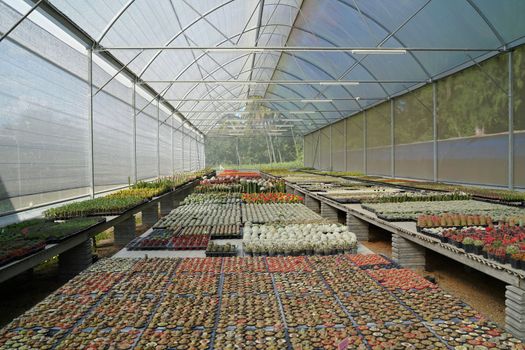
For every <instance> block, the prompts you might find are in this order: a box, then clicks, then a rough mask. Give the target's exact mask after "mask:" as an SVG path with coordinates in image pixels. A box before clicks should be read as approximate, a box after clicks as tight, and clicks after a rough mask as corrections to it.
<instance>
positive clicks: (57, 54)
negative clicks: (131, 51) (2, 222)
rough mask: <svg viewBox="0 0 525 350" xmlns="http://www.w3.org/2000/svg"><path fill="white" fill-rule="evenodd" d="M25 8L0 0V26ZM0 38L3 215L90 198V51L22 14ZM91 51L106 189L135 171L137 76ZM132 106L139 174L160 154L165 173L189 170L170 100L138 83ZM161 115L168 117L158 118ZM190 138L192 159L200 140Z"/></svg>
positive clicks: (149, 172) (99, 172) (154, 167)
mask: <svg viewBox="0 0 525 350" xmlns="http://www.w3.org/2000/svg"><path fill="white" fill-rule="evenodd" d="M20 18H21V15H20V13H18V12H17V11H15V10H13V9H12V8H11V7H9V5H7V4H6V3H4V2H0V32H4V31H6V30H7V29H9V28H10V27H11V26H12V25H13V24H14V23H15V22H16V21H17V20H19V19H20ZM0 46H1V47H0V85H1V86H2V89H1V91H2V93H1V94H0V114H1V115H2V117H1V119H2V120H1V122H0V123H1V124H2V128H1V131H0V138H1V140H2V142H1V143H0V216H2V215H6V214H10V213H16V212H20V211H23V210H27V209H33V208H38V207H43V206H46V205H48V204H51V203H57V202H61V201H67V200H70V199H80V198H87V197H88V196H89V194H90V192H91V188H90V186H91V164H90V161H91V155H90V141H89V136H90V131H89V130H90V129H89V125H90V123H89V115H90V108H89V95H90V93H89V80H88V79H89V75H88V71H89V64H88V63H89V59H88V55H87V51H86V50H85V49H84V48H83V47H80V46H75V45H74V44H68V43H66V42H64V41H63V40H61V38H60V37H56V36H55V35H54V32H53V31H49V30H46V29H43V28H42V27H40V26H39V25H38V24H36V23H34V22H32V21H31V20H30V19H26V20H24V21H22V22H21V23H20V24H19V25H18V26H17V27H16V29H15V30H14V31H13V32H11V33H10V35H9V36H8V37H7V38H6V39H5V40H2V42H1V43H0ZM95 57H96V59H95V60H94V61H93V65H92V67H93V69H92V79H93V80H92V83H93V95H94V96H93V170H94V192H95V193H102V192H104V191H108V190H111V189H116V188H121V187H124V186H127V185H128V184H129V183H130V181H133V177H134V167H133V163H134V161H133V116H134V111H133V85H132V82H131V81H130V80H129V79H127V78H125V77H123V76H121V75H116V72H117V71H116V70H112V68H111V67H110V66H109V65H108V64H107V63H104V64H102V63H101V60H102V59H101V58H100V57H98V56H95ZM99 63H100V64H99ZM114 75H116V77H113V76H114ZM112 77H113V79H112ZM101 87H103V89H101V90H100V91H98V90H99V89H100V88H101ZM150 101H153V102H150ZM148 104H149V105H148ZM146 105H148V106H147V107H145V106H146ZM136 107H137V117H136V122H137V127H136V130H137V171H138V175H139V176H138V177H139V179H151V178H155V177H156V176H157V174H158V168H159V167H158V165H159V163H160V174H161V175H170V174H172V172H173V169H174V170H175V171H182V170H189V162H188V164H187V166H186V167H183V166H182V164H181V163H182V156H181V153H182V144H181V138H182V133H180V132H179V131H178V130H177V128H179V126H180V123H178V125H177V123H174V125H173V127H174V128H175V129H174V130H173V138H172V131H171V127H172V125H171V123H172V121H171V120H172V119H173V118H171V115H169V114H167V109H162V108H161V109H159V110H158V109H157V103H156V100H155V98H154V96H151V95H148V94H147V93H145V92H144V91H140V93H137V95H136ZM144 107H145V109H144V111H141V112H139V111H140V110H141V109H142V108H144ZM157 113H159V115H158V116H157ZM159 119H160V120H161V122H162V121H164V120H167V123H166V124H164V125H161V126H160V128H159V127H158V125H159V124H158V123H159ZM186 132H189V131H186ZM157 135H159V136H160V140H159V144H157ZM194 143H195V144H197V141H195V142H194ZM193 148H194V149H195V150H194V151H192V152H193V157H194V158H195V159H196V160H194V161H193V164H192V167H193V168H196V167H198V166H199V162H198V159H199V158H198V157H197V150H198V147H197V146H196V145H194V147H193ZM201 148H202V147H201ZM158 149H160V152H158V151H157V150H158ZM172 150H173V151H172ZM172 152H173V153H172ZM157 153H159V157H160V162H158V161H157ZM201 153H202V151H201ZM188 155H189V154H188ZM200 164H201V165H202V164H203V163H202V162H201V163H200Z"/></svg>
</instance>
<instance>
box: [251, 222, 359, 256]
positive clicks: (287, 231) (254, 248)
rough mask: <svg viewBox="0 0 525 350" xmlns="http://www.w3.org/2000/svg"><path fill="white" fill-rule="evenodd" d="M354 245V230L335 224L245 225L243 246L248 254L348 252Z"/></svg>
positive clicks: (355, 243)
mask: <svg viewBox="0 0 525 350" xmlns="http://www.w3.org/2000/svg"><path fill="white" fill-rule="evenodd" d="M356 247H357V238H356V236H355V234H354V233H353V232H350V231H348V228H347V226H343V225H338V224H324V225H320V224H294V225H285V226H279V225H250V224H246V225H245V227H244V238H243V248H244V252H245V253H246V254H248V255H270V256H273V255H313V254H314V253H315V254H318V255H323V254H324V255H330V254H338V253H345V252H347V253H349V252H351V251H353V250H355V248H356Z"/></svg>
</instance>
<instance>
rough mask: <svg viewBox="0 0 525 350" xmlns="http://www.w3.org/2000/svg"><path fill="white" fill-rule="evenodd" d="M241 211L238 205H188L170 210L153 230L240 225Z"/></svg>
mask: <svg viewBox="0 0 525 350" xmlns="http://www.w3.org/2000/svg"><path fill="white" fill-rule="evenodd" d="M240 224H241V209H240V206H239V205H238V204H235V205H230V204H206V203H201V204H188V205H182V206H180V207H178V208H176V209H174V210H172V211H171V212H170V213H169V214H168V215H166V216H164V217H163V218H162V219H161V220H160V221H158V222H157V223H156V224H155V225H153V227H154V228H172V229H173V228H175V227H177V226H184V227H187V226H219V225H240Z"/></svg>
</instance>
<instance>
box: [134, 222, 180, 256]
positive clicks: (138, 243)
mask: <svg viewBox="0 0 525 350" xmlns="http://www.w3.org/2000/svg"><path fill="white" fill-rule="evenodd" d="M180 233H181V228H180V227H179V228H177V229H175V230H167V229H153V231H152V232H151V233H150V234H148V235H147V236H141V237H137V238H134V239H133V240H132V241H131V242H129V243H128V245H127V246H126V248H127V249H128V250H172V249H174V247H173V242H172V238H174V237H177V236H179V235H180Z"/></svg>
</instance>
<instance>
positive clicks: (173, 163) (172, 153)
mask: <svg viewBox="0 0 525 350" xmlns="http://www.w3.org/2000/svg"><path fill="white" fill-rule="evenodd" d="M170 131H171V175H174V174H175V151H174V149H173V148H174V142H173V135H174V134H175V133H174V132H173V115H172V116H171V130H170Z"/></svg>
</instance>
